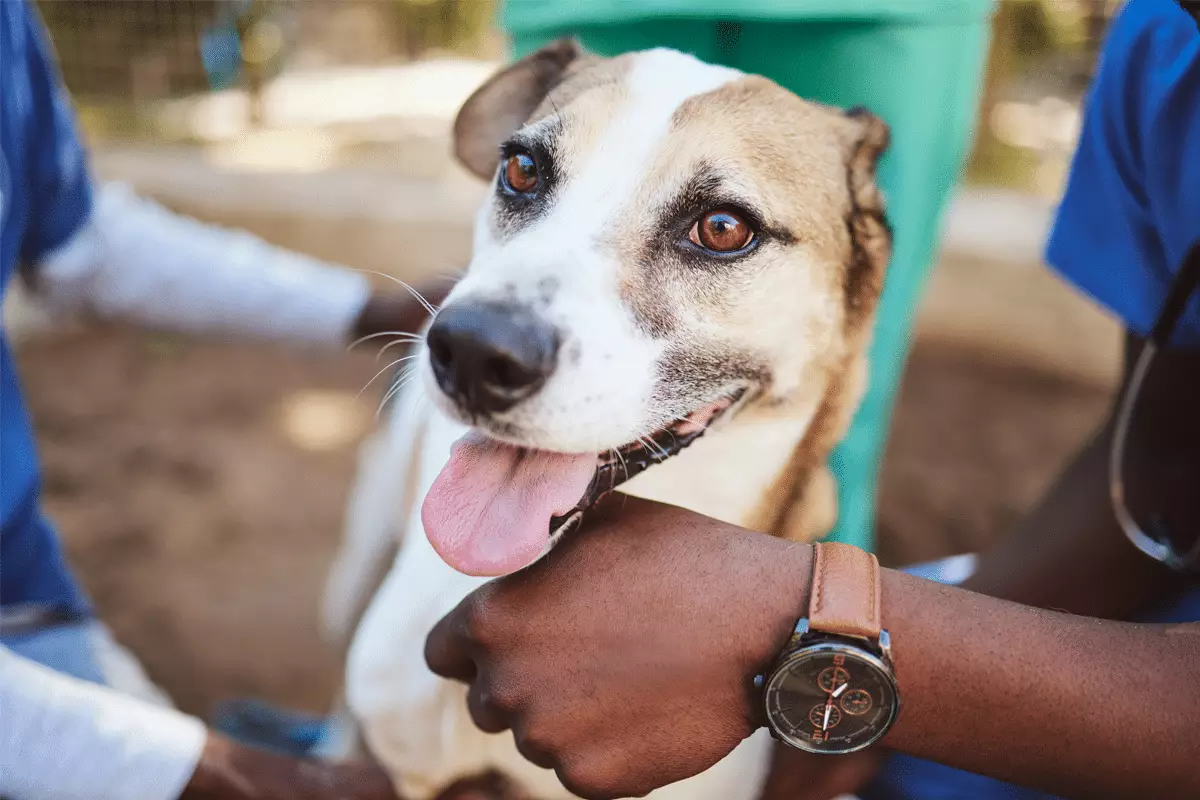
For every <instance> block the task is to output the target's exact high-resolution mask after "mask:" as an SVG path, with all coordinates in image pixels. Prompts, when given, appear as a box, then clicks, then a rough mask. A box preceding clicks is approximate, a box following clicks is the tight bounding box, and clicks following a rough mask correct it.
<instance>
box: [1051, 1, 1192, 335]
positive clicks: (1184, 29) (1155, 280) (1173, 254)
mask: <svg viewBox="0 0 1200 800" xmlns="http://www.w3.org/2000/svg"><path fill="white" fill-rule="evenodd" d="M1198 239H1200V31H1198V30H1197V26H1196V23H1195V21H1193V19H1192V18H1191V17H1190V16H1189V15H1188V14H1187V12H1185V11H1184V10H1183V9H1182V8H1180V7H1179V5H1178V3H1177V2H1176V1H1175V0H1130V2H1129V3H1128V4H1127V5H1126V6H1125V8H1124V9H1122V11H1121V13H1120V14H1119V15H1118V16H1117V17H1116V18H1115V19H1114V20H1113V22H1112V25H1111V27H1110V29H1109V33H1108V41H1107V42H1106V44H1105V47H1104V50H1103V53H1102V55H1101V58H1100V63H1099V65H1098V67H1097V71H1096V75H1095V77H1094V79H1093V82H1092V87H1091V91H1090V94H1089V96H1088V99H1087V103H1086V107H1085V109H1084V118H1083V128H1082V134H1081V138H1080V142H1079V147H1078V150H1077V151H1076V154H1075V160H1074V163H1073V164H1072V166H1071V175H1070V178H1069V179H1068V182H1067V190H1066V193H1065V195H1064V196H1063V201H1062V205H1061V206H1060V208H1059V212H1058V218H1057V220H1056V221H1055V225H1054V229H1053V231H1052V233H1051V235H1050V241H1049V243H1048V246H1047V251H1046V260H1047V261H1049V262H1050V264H1051V265H1053V266H1054V267H1055V268H1056V269H1057V270H1058V271H1059V272H1060V273H1062V275H1063V276H1064V277H1066V278H1067V279H1068V280H1069V281H1071V282H1072V283H1074V284H1075V285H1076V286H1078V287H1079V288H1080V289H1082V290H1083V291H1084V292H1086V293H1087V294H1089V295H1090V296H1091V297H1092V298H1094V299H1095V300H1096V301H1097V302H1098V303H1100V304H1101V305H1103V306H1105V307H1106V308H1108V309H1109V310H1110V311H1112V312H1113V313H1115V314H1116V315H1117V316H1118V317H1120V319H1121V320H1122V321H1124V323H1125V325H1126V327H1127V328H1128V329H1129V330H1131V331H1133V332H1134V333H1137V334H1139V335H1141V336H1146V335H1147V334H1149V332H1150V329H1151V327H1152V326H1153V324H1154V320H1155V319H1156V318H1157V316H1158V313H1159V310H1160V309H1161V307H1162V304H1163V301H1164V300H1165V298H1166V293H1167V289H1168V288H1169V287H1170V285H1171V279H1172V277H1173V276H1174V275H1175V273H1176V272H1178V270H1179V266H1180V263H1181V261H1182V260H1183V257H1184V255H1186V253H1187V251H1188V249H1189V248H1190V247H1191V245H1192V243H1194V242H1195V241H1197V240H1198ZM1173 344H1175V345H1177V346H1182V347H1189V348H1195V347H1200V297H1193V298H1192V300H1191V302H1190V304H1189V305H1188V309H1187V312H1186V314H1185V315H1184V317H1183V318H1182V319H1181V320H1180V323H1179V327H1178V328H1177V329H1176V334H1175V338H1174V339H1173Z"/></svg>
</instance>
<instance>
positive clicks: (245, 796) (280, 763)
mask: <svg viewBox="0 0 1200 800" xmlns="http://www.w3.org/2000/svg"><path fill="white" fill-rule="evenodd" d="M180 800H400V798H399V796H398V795H397V794H396V792H395V789H394V788H393V787H392V782H391V780H390V779H389V778H388V776H387V774H386V773H385V772H384V771H383V770H382V769H380V768H379V767H378V766H376V765H374V764H367V763H344V764H335V763H331V762H321V761H310V760H299V759H293V758H287V757H284V756H280V755H276V754H274V753H268V752H266V751H264V750H256V749H254V748H250V747H246V746H244V745H240V744H237V743H236V742H233V741H231V740H229V739H226V738H224V737H222V736H218V735H216V734H213V733H210V734H209V736H208V740H207V741H206V742H205V745H204V752H203V753H202V754H201V756H200V762H199V764H197V766H196V771H195V773H194V774H193V775H192V778H191V780H190V781H189V783H188V785H187V786H186V787H185V788H184V790H183V793H182V794H181V795H180Z"/></svg>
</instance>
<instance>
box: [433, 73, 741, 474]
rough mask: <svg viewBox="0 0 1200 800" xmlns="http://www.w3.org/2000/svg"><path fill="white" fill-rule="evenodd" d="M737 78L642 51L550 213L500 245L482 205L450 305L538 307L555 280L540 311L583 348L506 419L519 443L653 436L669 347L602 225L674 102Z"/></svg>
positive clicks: (581, 446) (582, 448) (557, 446)
mask: <svg viewBox="0 0 1200 800" xmlns="http://www.w3.org/2000/svg"><path fill="white" fill-rule="evenodd" d="M740 76H741V73H740V72H738V71H736V70H732V69H728V68H726V67H716V66H712V65H709V64H705V63H703V62H701V61H698V60H696V59H695V58H693V57H691V56H687V55H683V54H681V53H677V52H675V51H673V50H650V51H647V52H645V53H639V54H638V56H637V57H636V59H635V61H634V64H633V67H632V69H631V70H630V74H629V75H628V76H627V79H626V80H627V85H626V88H627V94H626V97H625V98H624V100H623V102H622V103H621V104H620V105H619V106H618V107H617V109H616V113H615V116H614V118H613V120H612V122H611V123H610V125H609V126H608V128H607V130H606V131H605V132H604V134H603V135H602V136H601V138H600V140H599V142H597V143H596V145H595V146H594V148H593V149H592V150H591V151H590V152H589V153H588V154H587V160H586V162H585V163H583V164H580V165H577V166H575V167H573V169H572V171H573V173H574V174H573V175H572V176H571V179H570V180H569V181H568V182H567V183H566V184H565V185H564V186H563V187H562V194H561V197H559V198H558V200H557V201H556V202H555V203H554V206H553V208H552V209H551V211H550V213H549V214H547V215H546V216H545V217H544V218H542V219H540V220H539V221H538V222H536V223H535V224H533V225H530V226H529V227H528V228H527V229H525V230H523V231H521V232H520V233H519V234H518V235H517V236H515V237H513V238H512V239H509V240H505V241H500V240H498V239H497V238H496V237H495V236H493V235H491V230H490V227H491V226H490V224H489V223H490V215H491V212H492V206H491V203H490V202H489V203H488V204H486V205H485V207H484V208H483V210H482V211H481V212H480V217H479V219H478V220H477V224H476V234H475V252H474V255H473V258H472V261H471V265H470V268H469V269H468V271H467V275H466V277H465V278H463V280H462V281H461V282H460V283H459V284H458V285H457V286H456V287H455V288H454V291H453V292H451V294H450V296H449V297H448V298H447V300H446V302H447V304H449V303H453V302H458V301H461V300H463V299H465V298H494V297H504V296H508V294H509V293H510V292H512V291H514V290H515V292H516V294H517V298H518V299H520V300H524V301H526V302H530V303H536V302H537V301H538V299H539V297H538V295H539V287H540V286H541V285H543V282H545V281H552V282H553V283H554V284H556V285H557V287H558V289H557V290H556V291H555V292H554V293H553V297H552V299H551V301H550V303H549V307H548V308H545V309H544V310H542V312H541V313H542V314H543V316H544V317H545V318H546V319H547V320H548V321H550V322H552V323H554V324H555V325H557V326H558V327H559V329H560V331H562V333H563V337H564V342H563V345H562V347H563V351H564V352H567V353H577V354H578V358H577V359H573V358H569V357H568V358H563V359H560V363H559V366H558V368H557V369H556V370H555V374H554V376H553V377H551V379H550V380H549V382H548V383H547V384H546V386H545V387H544V388H542V389H541V390H540V391H539V392H538V394H537V395H536V396H535V397H533V398H531V399H530V400H529V401H526V402H523V403H521V404H520V405H518V406H517V407H516V408H515V409H514V410H513V411H512V412H510V413H508V414H504V415H499V417H498V419H500V420H501V421H503V422H506V423H510V424H511V425H514V426H516V427H517V428H519V429H522V430H527V431H529V432H530V433H536V442H532V441H521V442H518V443H519V444H536V446H538V447H541V448H543V449H547V450H559V451H564V452H587V451H590V450H597V451H598V450H605V449H608V448H610V447H614V446H618V445H621V444H625V443H626V442H629V441H631V440H632V439H634V438H636V437H637V436H638V435H640V434H644V433H646V432H647V431H646V427H647V416H648V406H649V404H650V402H649V401H650V396H651V392H652V390H653V388H654V381H655V365H656V364H657V362H658V360H659V358H660V356H661V355H662V345H661V343H659V342H657V341H655V340H653V339H651V338H650V337H649V336H647V335H645V334H644V333H642V332H641V331H639V330H638V328H637V326H636V325H635V323H634V320H633V317H632V315H631V313H630V311H629V310H628V309H627V308H626V307H625V305H624V304H623V303H622V302H621V299H620V296H619V293H618V291H619V290H618V284H617V276H618V274H619V273H620V269H619V267H620V264H619V263H618V260H617V255H616V254H615V253H614V252H613V251H612V248H611V247H606V246H605V242H604V236H605V232H606V231H607V230H610V229H611V228H612V223H613V222H614V221H615V220H617V219H618V218H619V216H620V215H621V213H622V212H623V211H624V210H625V207H626V205H627V204H628V203H629V202H630V198H632V197H634V196H636V195H637V189H638V186H639V184H640V182H641V180H642V179H643V178H644V176H645V173H646V172H647V168H648V166H649V165H650V163H651V162H652V160H653V159H654V157H655V156H656V155H657V154H658V153H660V152H661V150H662V148H663V147H664V146H665V144H666V139H667V133H668V131H669V129H670V125H671V117H672V115H673V114H674V113H675V110H676V109H677V108H678V107H679V106H680V105H681V104H682V103H683V102H684V101H685V100H687V99H688V98H690V97H694V96H696V95H700V94H705V93H707V92H711V91H713V90H715V89H717V88H720V87H721V86H722V85H724V84H725V83H727V82H729V81H731V80H735V79H737V78H738V77H740ZM493 202H494V201H493ZM424 371H425V378H426V381H427V383H428V386H429V392H430V395H431V396H433V397H435V398H437V399H438V403H439V405H440V406H441V407H442V409H443V410H445V411H446V412H447V413H449V414H450V415H452V416H453V415H454V413H455V412H454V409H453V408H452V407H451V406H450V404H449V402H448V401H447V400H445V399H444V398H442V397H441V394H440V392H438V391H437V389H436V386H435V385H434V382H433V376H432V371H431V370H430V369H429V368H428V367H427V366H426V368H425V370H424ZM661 423H662V421H661V420H660V421H659V424H661ZM655 427H657V426H655Z"/></svg>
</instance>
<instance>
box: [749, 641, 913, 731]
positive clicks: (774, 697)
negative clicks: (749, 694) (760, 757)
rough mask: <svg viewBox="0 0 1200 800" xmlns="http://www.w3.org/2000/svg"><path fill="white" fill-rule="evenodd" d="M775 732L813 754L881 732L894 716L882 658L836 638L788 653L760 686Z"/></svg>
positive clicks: (893, 697)
mask: <svg viewBox="0 0 1200 800" xmlns="http://www.w3.org/2000/svg"><path fill="white" fill-rule="evenodd" d="M763 699H764V701H765V703H766V707H767V718H768V719H769V720H770V721H771V726H772V727H773V728H774V729H775V733H776V734H777V735H778V736H780V737H781V738H783V739H784V740H786V741H787V742H788V743H789V744H791V745H792V746H794V747H798V748H800V749H801V750H807V751H809V752H812V753H850V752H853V751H855V750H861V749H862V748H864V747H866V746H867V745H869V744H871V743H872V742H874V741H875V740H877V739H878V738H879V737H880V736H882V735H883V734H884V733H885V732H886V731H887V729H888V728H889V727H890V726H891V724H892V721H893V720H894V719H895V718H896V710H897V695H896V683H895V681H894V680H893V678H892V675H891V671H890V670H889V669H888V668H887V666H886V665H885V664H884V663H883V661H882V660H880V659H879V658H876V657H875V656H873V655H871V654H870V653H868V652H866V651H865V650H862V649H859V648H857V647H855V646H853V645H850V644H842V643H840V642H824V643H821V644H818V645H813V646H811V647H806V648H804V649H803V650H800V651H798V652H796V653H795V654H793V655H792V656H790V657H789V658H788V659H787V660H786V661H784V662H783V663H782V664H781V665H780V666H779V667H778V668H777V669H776V670H775V671H774V672H773V673H772V675H771V677H770V679H769V681H768V682H767V685H766V686H765V687H764V698H763Z"/></svg>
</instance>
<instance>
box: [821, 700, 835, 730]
mask: <svg viewBox="0 0 1200 800" xmlns="http://www.w3.org/2000/svg"><path fill="white" fill-rule="evenodd" d="M830 711H833V706H832V705H830V704H829V703H826V704H825V721H824V722H822V723H821V730H823V731H825V730H829V712H830Z"/></svg>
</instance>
